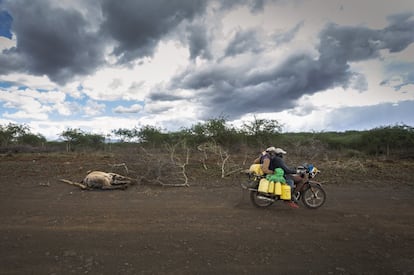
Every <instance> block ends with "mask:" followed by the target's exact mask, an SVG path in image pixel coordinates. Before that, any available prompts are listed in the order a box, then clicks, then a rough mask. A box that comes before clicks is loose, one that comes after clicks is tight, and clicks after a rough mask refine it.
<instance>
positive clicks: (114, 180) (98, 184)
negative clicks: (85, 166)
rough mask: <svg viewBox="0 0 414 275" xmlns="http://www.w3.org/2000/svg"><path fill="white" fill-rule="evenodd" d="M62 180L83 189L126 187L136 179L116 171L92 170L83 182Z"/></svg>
mask: <svg viewBox="0 0 414 275" xmlns="http://www.w3.org/2000/svg"><path fill="white" fill-rule="evenodd" d="M60 181H62V182H65V183H68V184H70V185H74V186H77V187H79V188H81V189H83V190H92V189H101V190H115V189H126V188H127V187H128V185H129V184H132V183H133V181H134V180H133V179H131V178H129V177H125V176H122V175H118V174H115V173H107V172H102V171H92V172H88V174H87V175H86V177H85V178H84V179H83V180H82V181H81V182H73V181H70V180H65V179H61V180H60Z"/></svg>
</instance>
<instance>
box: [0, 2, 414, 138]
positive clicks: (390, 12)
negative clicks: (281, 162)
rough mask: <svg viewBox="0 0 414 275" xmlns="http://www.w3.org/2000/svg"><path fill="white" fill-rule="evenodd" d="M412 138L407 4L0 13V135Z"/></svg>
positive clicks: (32, 8)
mask: <svg viewBox="0 0 414 275" xmlns="http://www.w3.org/2000/svg"><path fill="white" fill-rule="evenodd" d="M218 117H224V118H226V119H227V120H228V121H229V122H230V123H232V124H233V125H236V126H237V125H240V124H241V123H242V122H247V121H250V120H252V119H253V118H254V117H256V118H267V119H277V120H278V121H279V122H281V123H282V124H283V125H284V126H283V131H285V132H288V131H345V130H363V129H372V128H375V127H379V126H385V125H395V124H408V125H411V126H414V4H413V2H412V0H406V1H405V0H395V1H388V0H364V1H361V0H303V1H301V0H294V1H287V0H226V1H214V0H175V1H173V0H151V1H145V0H123V1H111V0H59V1H57V0H36V1H31V0H10V1H8V0H0V124H1V125H5V124H8V123H9V122H12V123H17V124H26V125H28V126H29V127H30V128H31V131H32V132H34V133H41V134H42V135H44V136H46V137H47V138H48V139H56V138H57V137H58V135H59V133H61V132H62V131H64V130H65V129H67V128H80V129H82V130H85V131H87V132H92V133H99V134H108V133H110V132H111V130H113V129H119V128H130V129H132V128H133V127H135V126H142V125H154V126H157V127H160V128H162V129H165V130H169V131H175V130H178V129H180V128H182V127H185V128H187V127H191V125H194V124H196V123H198V122H203V121H205V120H208V119H212V118H218Z"/></svg>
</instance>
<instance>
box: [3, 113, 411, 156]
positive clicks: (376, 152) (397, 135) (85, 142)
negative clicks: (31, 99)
mask: <svg viewBox="0 0 414 275" xmlns="http://www.w3.org/2000/svg"><path fill="white" fill-rule="evenodd" d="M206 143H209V144H215V145H216V146H220V147H221V148H223V150H225V151H228V152H236V153H237V152H240V151H241V150H246V149H250V150H262V149H264V148H266V147H268V146H270V145H274V146H277V147H284V148H289V149H290V151H292V150H296V151H306V150H308V151H326V152H328V151H329V152H336V153H341V154H342V155H348V156H377V157H379V156H383V157H387V158H414V128H413V127H411V126H408V125H394V126H382V127H378V128H374V129H370V130H366V131H346V132H302V133H288V132H286V133H284V132H283V131H282V125H281V124H280V123H279V122H278V121H276V120H267V119H255V120H254V121H252V122H248V123H245V124H243V125H242V126H240V127H235V126H232V125H230V124H228V123H227V121H226V120H225V119H224V118H222V117H220V118H215V119H210V120H208V121H206V122H204V123H198V124H195V125H193V126H192V127H190V128H182V129H181V130H179V131H176V132H166V131H164V130H163V129H161V128H159V127H156V126H152V125H144V126H141V127H138V126H137V127H134V128H133V129H123V128H119V129H114V130H112V133H111V134H109V135H106V136H105V135H100V134H93V133H88V132H85V131H83V130H82V129H71V128H68V129H66V130H65V131H63V132H62V133H60V139H59V140H58V141H48V140H46V138H45V137H44V136H42V135H40V134H36V133H32V132H31V131H30V128H29V127H28V126H27V125H18V124H12V123H9V124H7V125H0V151H1V153H7V152H12V153H13V152H14V153H17V152H56V151H66V152H84V151H110V150H114V149H116V148H125V147H128V146H135V145H139V146H141V147H143V148H147V149H151V148H168V147H173V146H177V145H178V144H181V146H183V144H185V146H186V147H188V148H189V149H196V148H197V147H199V146H200V145H203V144H206ZM250 150H249V151H250Z"/></svg>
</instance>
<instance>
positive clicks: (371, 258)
mask: <svg viewBox="0 0 414 275" xmlns="http://www.w3.org/2000/svg"><path fill="white" fill-rule="evenodd" d="M66 158H67V159H65V158H59V159H60V161H56V158H49V157H48V156H47V155H46V156H45V155H43V156H41V157H39V156H37V157H34V156H25V157H14V156H3V157H1V159H0V169H1V175H0V183H1V187H2V188H1V189H0V203H1V207H0V217H1V224H0V238H1V247H0V274H414V253H413V251H414V201H413V195H414V190H413V186H412V184H411V183H409V182H404V183H401V184H399V185H395V184H393V185H387V184H385V183H382V184H378V185H373V184H369V185H367V186H363V185H361V184H359V185H358V184H355V183H349V184H346V183H342V184H335V183H332V184H329V183H328V184H326V185H325V186H324V187H325V189H326V192H327V195H328V200H327V202H326V204H325V205H324V206H323V207H322V208H320V209H317V210H308V209H306V208H305V207H303V206H302V207H301V208H300V209H290V208H288V206H286V205H285V204H284V203H276V204H274V205H273V206H271V207H270V208H268V209H257V208H255V207H254V206H253V205H252V204H251V203H250V201H249V196H248V193H247V192H246V191H243V190H242V189H241V188H240V184H239V182H238V181H237V180H231V181H230V182H229V181H226V182H225V183H223V184H222V185H220V184H217V183H215V184H213V185H211V186H209V185H208V184H205V185H194V186H193V185H192V186H191V187H189V188H166V187H158V186H154V185H151V186H149V185H133V186H130V187H129V188H128V189H127V190H125V191H81V190H80V189H78V188H76V187H74V186H70V185H67V184H64V183H61V182H59V181H58V179H59V178H66V179H80V178H79V176H78V175H81V174H84V173H85V172H86V171H87V170H88V169H90V168H91V167H89V166H93V165H92V164H90V160H89V162H88V161H87V160H84V163H80V162H76V165H74V164H73V162H71V161H70V157H66ZM88 163H89V164H88ZM88 165H89V166H88ZM410 167H412V166H410ZM410 169H411V168H410ZM404 171H408V170H404ZM74 173H75V174H76V173H77V174H76V176H73V174H74ZM404 173H406V172H404ZM321 180H322V178H321ZM371 180H372V178H371ZM376 180H377V181H378V182H379V183H381V178H379V179H376Z"/></svg>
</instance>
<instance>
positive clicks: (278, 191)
mask: <svg viewBox="0 0 414 275" xmlns="http://www.w3.org/2000/svg"><path fill="white" fill-rule="evenodd" d="M274 194H275V195H279V196H280V195H282V184H281V183H280V182H275V192H274Z"/></svg>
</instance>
